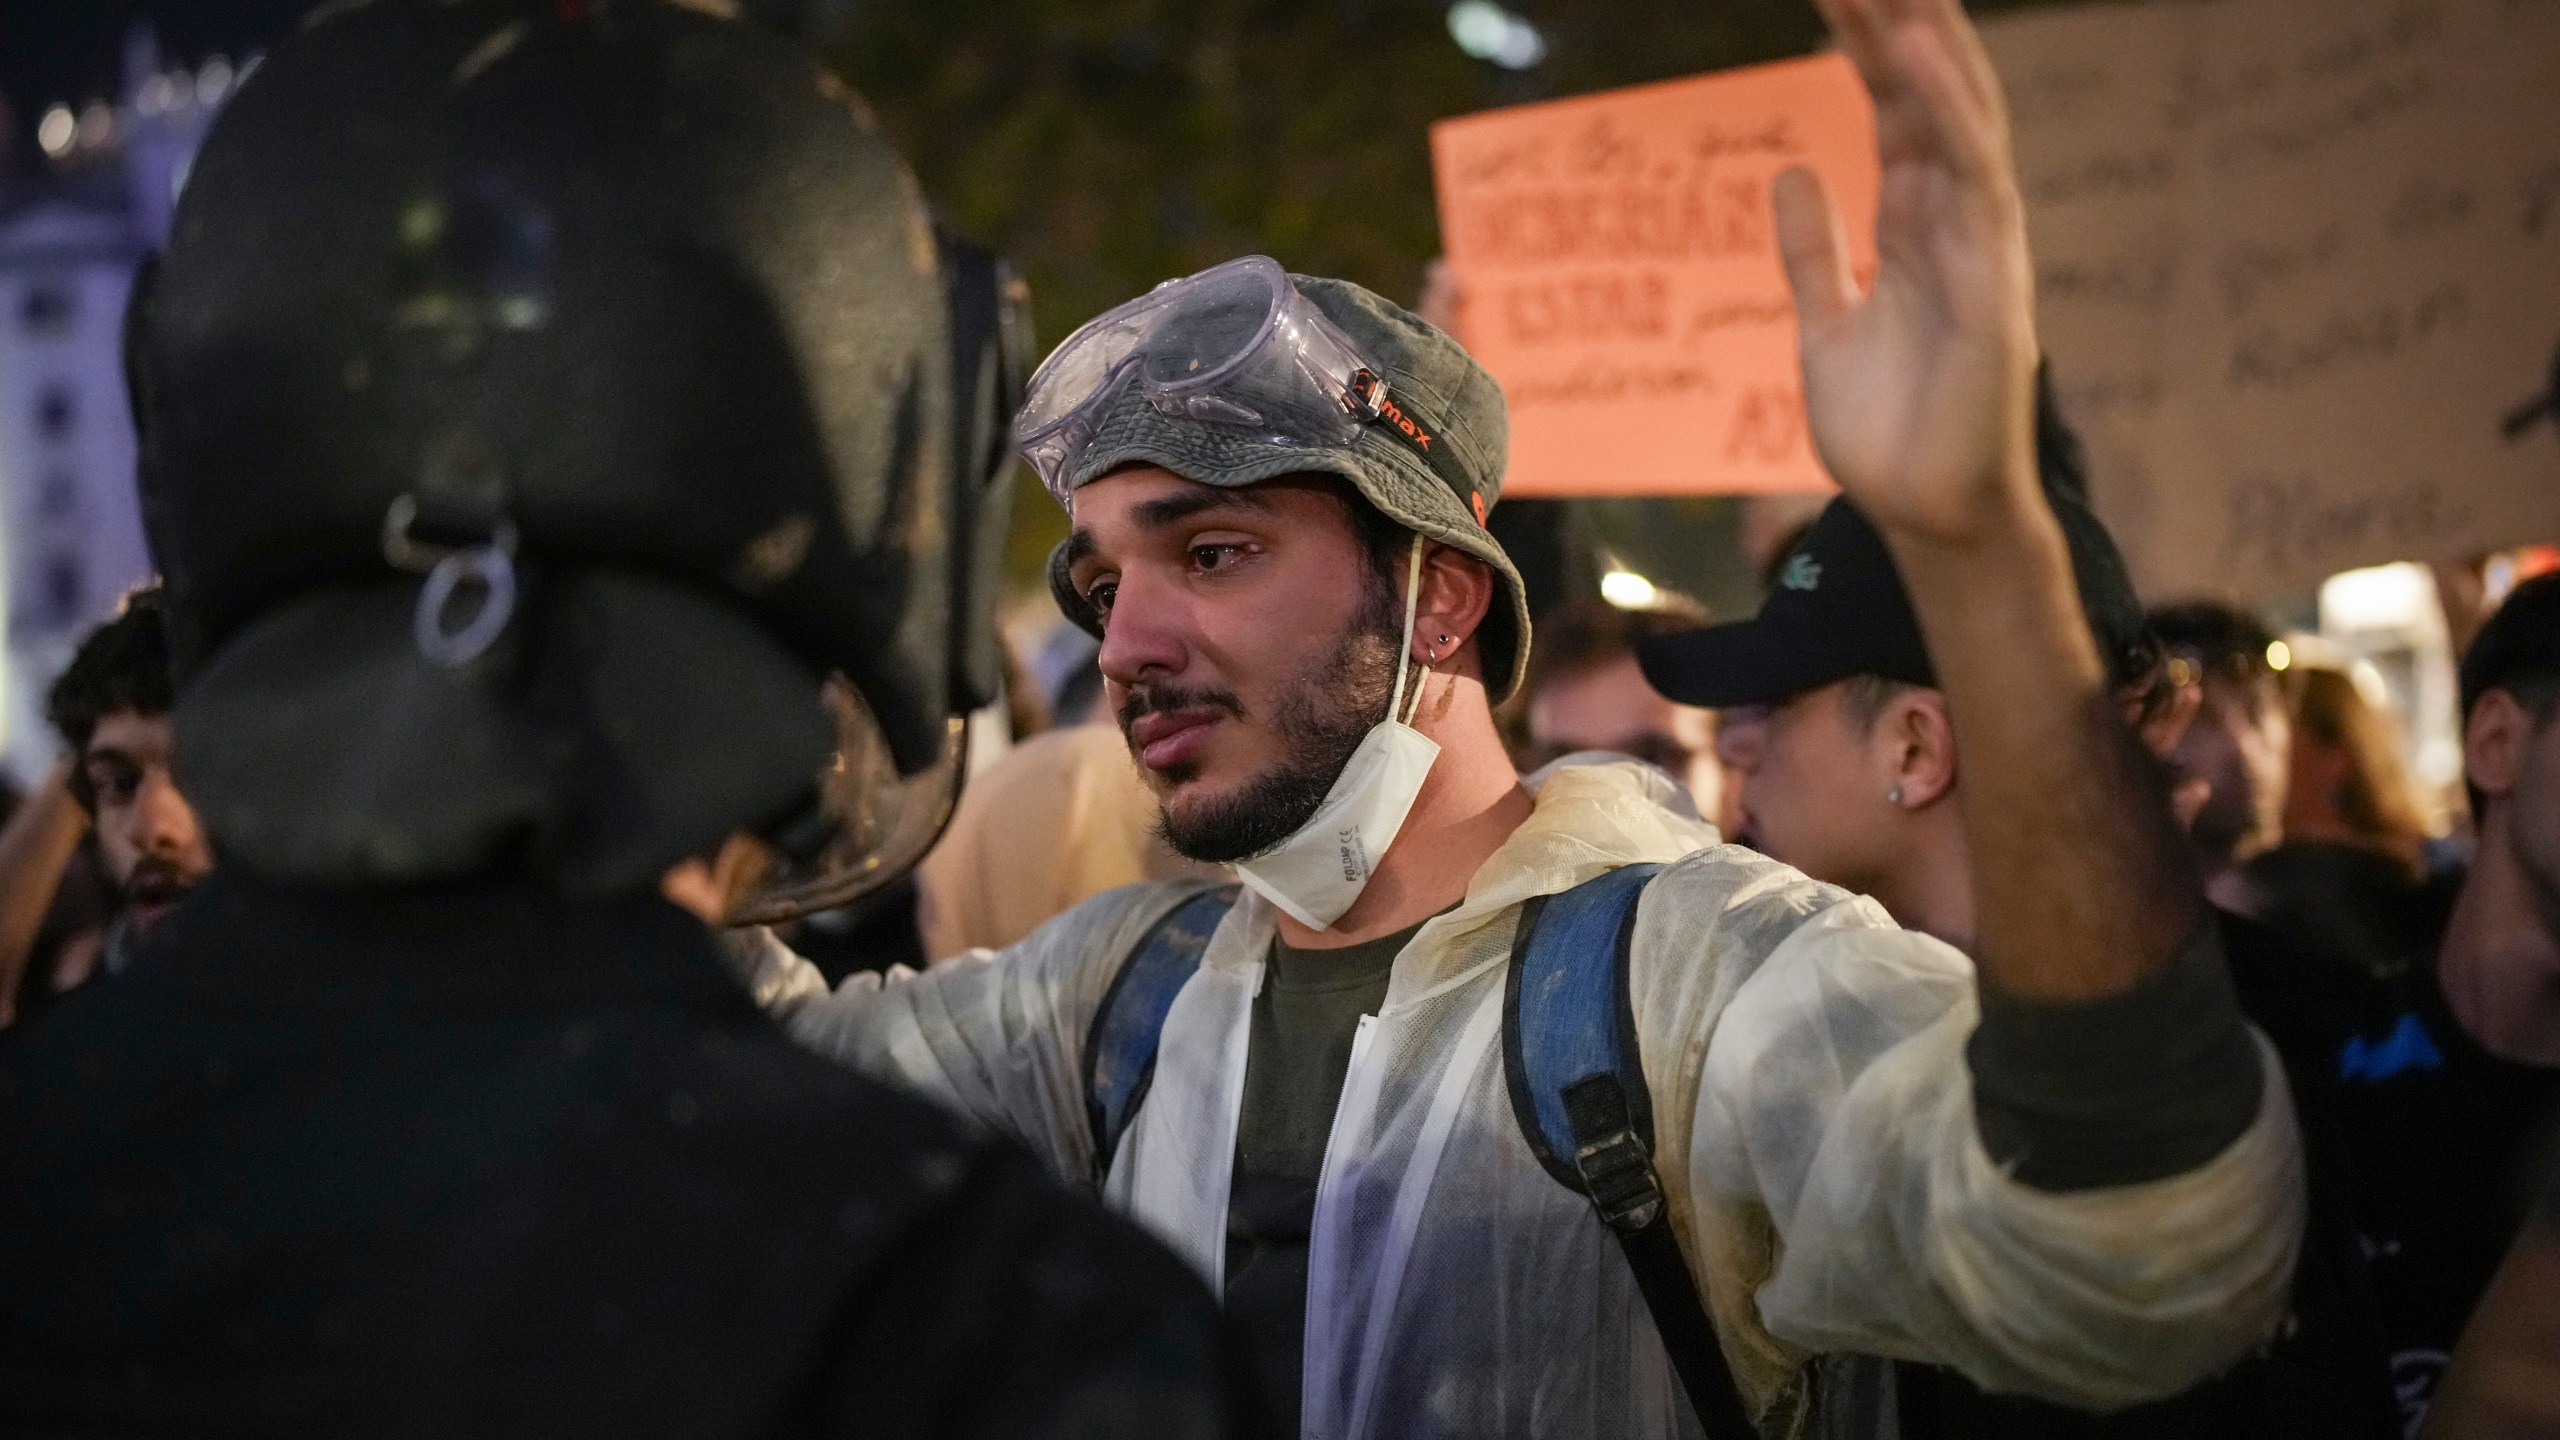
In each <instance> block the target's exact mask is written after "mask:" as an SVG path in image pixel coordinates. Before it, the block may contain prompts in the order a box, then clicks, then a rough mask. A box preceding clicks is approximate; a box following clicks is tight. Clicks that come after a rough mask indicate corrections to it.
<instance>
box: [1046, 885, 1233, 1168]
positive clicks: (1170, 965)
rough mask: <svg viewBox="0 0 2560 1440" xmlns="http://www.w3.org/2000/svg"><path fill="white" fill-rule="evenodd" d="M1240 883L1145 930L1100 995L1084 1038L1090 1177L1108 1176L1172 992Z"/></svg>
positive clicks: (1149, 1075)
mask: <svg viewBox="0 0 2560 1440" xmlns="http://www.w3.org/2000/svg"><path fill="white" fill-rule="evenodd" d="M1236 893H1237V887H1236V886H1233V885H1226V886H1221V887H1220V888H1218V889H1215V890H1203V891H1201V892H1200V893H1199V894H1197V895H1194V896H1192V897H1190V898H1189V899H1187V900H1184V901H1182V902H1181V903H1180V904H1178V905H1175V906H1174V907H1173V908H1172V909H1171V910H1168V911H1166V912H1165V913H1164V916H1163V918H1161V919H1159V920H1157V921H1156V923H1155V924H1154V925H1153V926H1151V927H1149V928H1148V930H1147V933H1146V934H1145V935H1144V936H1142V937H1141V938H1140V939H1139V941H1138V944H1137V947H1136V948H1135V949H1133V950H1131V951H1130V952H1129V957H1128V958H1127V959H1126V960H1123V961H1121V962H1120V972H1119V973H1118V974H1116V975H1114V976H1112V977H1111V986H1110V988H1109V989H1107V990H1105V991H1103V992H1102V1005H1101V1007H1100V1008H1099V1009H1097V1010H1095V1011H1094V1015H1093V1024H1092V1026H1091V1027H1090V1028H1089V1029H1087V1030H1086V1031H1085V1037H1084V1097H1085V1098H1084V1107H1085V1118H1086V1119H1087V1120H1088V1121H1090V1122H1091V1123H1092V1126H1093V1153H1094V1181H1095V1183H1097V1184H1099V1183H1100V1182H1101V1180H1102V1177H1104V1176H1106V1175H1108V1174H1110V1173H1111V1157H1112V1155H1113V1154H1115V1153H1117V1152H1118V1150H1119V1148H1120V1137H1121V1135H1122V1134H1124V1133H1125V1132H1126V1131H1127V1130H1128V1128H1129V1117H1130V1116H1132V1115H1135V1114H1136V1113H1138V1102H1139V1101H1141V1100H1144V1099H1146V1098H1147V1086H1148V1084H1149V1083H1150V1082H1152V1081H1153V1080H1154V1079H1155V1074H1156V1045H1157V1043H1158V1042H1159V1041H1160V1040H1162V1038H1163V1036H1164V1017H1165V1015H1166V1013H1167V1012H1168V1011H1170V1010H1172V1009H1173V997H1174V996H1176V995H1178V994H1180V993H1181V992H1182V987H1183V985H1184V984H1186V983H1187V982H1188V981H1189V980H1190V979H1191V976H1192V974H1193V972H1195V971H1197V970H1198V969H1199V968H1200V956H1201V954H1202V953H1203V952H1205V951H1206V950H1207V949H1208V948H1209V937H1210V936H1211V935H1214V934H1216V933H1217V929H1218V922H1219V921H1221V920H1224V919H1225V918H1227V911H1228V910H1229V909H1231V908H1233V907H1234V905H1235V903H1236Z"/></svg>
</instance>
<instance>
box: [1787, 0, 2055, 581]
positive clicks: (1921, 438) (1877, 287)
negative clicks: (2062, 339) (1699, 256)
mask: <svg viewBox="0 0 2560 1440" xmlns="http://www.w3.org/2000/svg"><path fill="white" fill-rule="evenodd" d="M1816 6H1817V8H1818V9H1820V10H1821V11H1822V14H1823V18H1824V19H1825V20H1827V21H1828V22H1829V23H1830V26H1831V31H1832V34H1833V35H1835V36H1836V37H1838V39H1839V43H1840V48H1841V50H1842V51H1843V52H1844V53H1845V54H1847V55H1848V57H1849V59H1850V60H1851V62H1853V63H1854V64H1855V65H1856V66H1857V68H1858V74H1859V75H1860V77H1861V78H1863V79H1864V80H1865V82H1866V86H1867V92H1868V93H1869V94H1870V95H1871V96H1873V97H1874V99H1875V107H1876V144H1877V148H1878V151H1879V152H1880V155H1881V157H1882V161H1883V190H1882V193H1881V194H1880V196H1879V197H1878V204H1877V210H1876V276H1875V283H1874V284H1873V285H1872V286H1871V287H1870V288H1869V289H1868V291H1867V293H1866V294H1865V295H1864V296H1861V295H1860V294H1859V293H1858V287H1857V281H1856V279H1855V277H1854V276H1852V275H1851V273H1850V270H1849V261H1848V249H1847V246H1846V245H1845V243H1844V242H1843V239H1842V236H1841V233H1840V218H1839V213H1838V211H1837V210H1836V209H1834V208H1833V206H1832V203H1831V199H1830V196H1829V194H1828V193H1827V192H1826V191H1825V190H1824V189H1823V186H1822V182H1821V181H1820V179H1818V178H1817V177H1816V176H1814V175H1813V174H1812V172H1810V171H1806V170H1801V169H1798V170H1790V171H1788V172H1787V173H1785V174H1783V175H1781V176H1779V177H1778V183H1777V188H1776V193H1775V196H1774V199H1775V202H1776V207H1777V224H1778V243H1779V249H1780V252H1781V254H1782V255H1783V256H1784V258H1785V261H1786V267H1787V280H1788V284H1789V285H1790V286H1791V287H1792V288H1793V289H1794V291H1795V299H1796V318H1797V322H1798V328H1799V332H1800V339H1799V345H1800V349H1801V353H1802V358H1803V363H1804V396H1805V410H1806V414H1807V418H1808V419H1809V421H1810V423H1811V425H1812V431H1813V441H1814V446H1815V448H1816V449H1817V450H1818V451H1819V452H1820V453H1821V456H1822V460H1823V463H1824V464H1825V465H1826V466H1828V467H1829V468H1830V471H1831V474H1832V476H1833V478H1835V479H1837V480H1838V481H1839V482H1840V485H1841V488H1842V489H1844V490H1846V491H1847V492H1848V494H1849V497H1850V498H1851V499H1852V500H1854V501H1856V502H1857V504H1858V507H1859V508H1860V509H1861V510H1863V511H1865V512H1866V514H1867V516H1868V518H1869V519H1871V520H1873V521H1874V522H1875V523H1876V524H1877V525H1878V526H1879V527H1880V528H1883V529H1885V530H1887V531H1888V532H1891V531H1895V530H1900V531H1903V532H1905V533H1906V534H1911V535H1913V536H1915V537H1917V536H1925V537H1928V538H1931V539H1935V540H1938V541H1941V542H1947V543H1961V542H1962V541H1964V540H1965V539H1966V538H1968V537H1969V536H1971V535H1972V534H1974V533H1975V532H1976V530H1977V529H1978V527H1979V526H1980V525H1981V524H1983V523H1984V522H1985V521H1987V520H1989V519H1990V518H1991V517H1992V516H1993V515H1995V514H1997V513H1998V510H1999V507H2001V506H2003V505H2005V504H2007V503H2009V502H2011V501H2014V500H2015V499H2016V498H2017V496H2018V495H2019V494H2020V493H2021V490H2020V488H2019V487H2020V486H2021V485H2023V486H2024V487H2025V489H2024V493H2027V494H2032V493H2033V490H2034V484H2035V481H2034V475H2035V452H2034V423H2033V420H2034V397H2033V384H2034V370H2035V363H2036V339H2035V292H2034V277H2033V274H2032V272H2031V270H2030V268H2029V265H2028V262H2027V239H2026V225H2025V218H2024V213H2023V207H2022V206H2021V204H2020V202H2019V199H2018V185H2017V177H2016V173H2015V171H2014V169H2013V167H2012V164H2011V161H2010V156H2009V114H2008V107H2007V105H2006V103H2005V102H2004V101H2003V100H2002V98H2001V94H2000V81H1999V77H1998V76H1996V75H1994V74H1993V73H1992V69H1991V61H1990V58H1989V57H1988V56H1987V55H1985V54H1984V53H1983V49H1982V41H1981V37H1980V36H1978V35H1976V34H1975V33H1974V29H1973V25H1972V22H1970V21H1969V20H1967V19H1966V18H1965V14H1964V11H1963V9H1962V7H1961V6H1960V5H1959V4H1958V3H1957V0H1816Z"/></svg>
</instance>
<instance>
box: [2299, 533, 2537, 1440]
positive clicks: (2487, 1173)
mask: <svg viewBox="0 0 2560 1440" xmlns="http://www.w3.org/2000/svg"><path fill="white" fill-rule="evenodd" d="M2461 700H2462V716H2463V767H2464V779H2465V782H2466V784H2467V785H2468V787H2469V789H2470V792H2471V813H2472V820H2473V824H2474V827H2475V830H2476V833H2477V836H2478V844H2477V847H2476V849H2475V851H2474V854H2473V858H2472V862H2471V868H2470V871H2469V873H2468V874H2467V875H2465V876H2464V878H2463V881H2462V888H2461V891H2460V893H2459V894H2458V895H2457V896H2456V897H2455V899H2454V903H2453V905H2452V908H2451V909H2450V911H2449V912H2447V913H2446V914H2445V917H2444V923H2443V927H2442V930H2441V932H2440V934H2439V935H2438V936H2437V937H2436V938H2435V940H2434V943H2433V944H2432V945H2430V946H2428V947H2427V948H2426V950H2425V951H2424V952H2423V957H2422V962H2421V963H2419V964H2416V965H2413V966H2411V967H2409V968H2407V969H2405V970H2402V971H2400V972H2398V973H2394V974H2390V975H2385V976H2379V977H2375V978H2373V979H2371V980H2369V981H2367V982H2366V984H2365V985H2364V986H2363V989H2362V1001H2363V1003H2362V1005H2361V1007H2360V1009H2359V1010H2358V1011H2357V1012H2356V1013H2353V1014H2349V1015H2346V1016H2343V1017H2340V1018H2339V1019H2338V1021H2337V1022H2336V1030H2335V1032H2334V1033H2333V1035H2332V1036H2331V1042H2332V1049H2331V1054H2332V1056H2333V1057H2334V1058H2333V1059H2332V1061H2331V1064H2330V1068H2329V1070H2328V1075H2329V1078H2330V1080H2331V1082H2332V1083H2333V1084H2334V1085H2335V1087H2336V1089H2337V1092H2338V1096H2337V1106H2338V1110H2339V1113H2340V1115H2341V1116H2342V1117H2343V1120H2344V1124H2345V1128H2346V1131H2347V1135H2348V1139H2349V1142H2350V1151H2351V1156H2352V1158H2353V1160H2354V1162H2355V1165H2356V1169H2357V1176H2356V1184H2355V1193H2356V1198H2357V1203H2358V1207H2359V1218H2358V1223H2359V1226H2360V1227H2361V1229H2362V1230H2363V1232H2364V1236H2365V1244H2366V1249H2367V1251H2368V1252H2369V1253H2370V1254H2371V1255H2372V1256H2373V1261H2372V1269H2373V1276H2374V1290H2375V1294H2376V1296H2377V1298H2378V1299H2379V1301H2380V1303H2381V1307H2382V1313H2383V1319H2384V1324H2385V1326H2386V1328H2387V1330H2388V1332H2389V1339H2390V1343H2391V1348H2392V1358H2393V1365H2394V1369H2395V1372H2396V1374H2397V1377H2398V1382H2399V1386H2400V1392H2401V1396H2402V1400H2403V1403H2404V1406H2405V1408H2406V1409H2407V1412H2408V1414H2409V1416H2410V1418H2411V1421H2412V1429H2413V1430H2414V1428H2415V1421H2416V1419H2417V1418H2418V1417H2419V1416H2420V1415H2422V1414H2423V1413H2424V1411H2425V1409H2426V1405H2427V1401H2428V1398H2429V1397H2430V1395H2431V1394H2432V1393H2433V1390H2434V1386H2435V1381H2436V1379H2437V1378H2438V1376H2439V1375H2440V1374H2441V1372H2442V1370H2443V1367H2444V1364H2445V1360H2446V1356H2447V1354H2448V1353H2449V1352H2450V1351H2452V1349H2453V1347H2454V1342H2455V1340H2456V1337H2457V1336H2459V1335H2460V1334H2461V1333H2462V1327H2463V1323H2464V1320H2465V1318H2466V1317H2467V1316H2469V1314H2470V1313H2471V1309H2472V1307H2473V1305H2474V1304H2475V1303H2476V1302H2478V1300H2479V1299H2480V1296H2481V1294H2482V1291H2483V1290H2484V1288H2485V1287H2487V1285H2488V1284H2489V1280H2490V1276H2491V1275H2492V1274H2493V1273H2494V1272H2495V1270H2496V1269H2497V1266H2498V1263H2499V1259H2500V1256H2501V1255H2502V1254H2503V1253H2504V1252H2505V1251H2506V1249H2507V1247H2508V1243H2509V1241H2510V1240H2512V1239H2513V1238H2514V1237H2515V1235H2516V1233H2517V1227H2518V1223H2519V1217H2520V1216H2521V1215H2522V1214H2523V1213H2524V1211H2525V1208H2526V1207H2525V1197H2526V1196H2527V1195H2529V1194H2530V1191H2531V1186H2532V1184H2533V1182H2534V1179H2535V1176H2534V1175H2533V1174H2532V1173H2531V1172H2532V1169H2533V1159H2532V1157H2533V1155H2534V1153H2535V1151H2536V1148H2537V1147H2536V1144H2535V1140H2536V1137H2537V1135H2538V1133H2539V1128H2540V1126H2541V1125H2542V1123H2543V1117H2545V1116H2546V1115H2548V1114H2550V1113H2552V1110H2553V1108H2554V1107H2555V1106H2560V575H2546V576H2541V577H2537V578H2536V579H2533V580H2529V581H2527V582H2525V583H2523V584H2521V585H2518V586H2516V587H2515V589H2514V590H2513V591H2511V592H2509V594H2508V596H2507V598H2506V600H2505V601H2504V603H2502V604H2501V605H2500V606H2499V607H2498V608H2497V609H2496V610H2495V611H2494V612H2492V613H2491V614H2490V615H2489V617H2488V619H2487V620H2486V621H2485V622H2483V624H2482V625H2481V627H2480V629H2479V631H2478V632H2477V634H2476V635H2475V636H2474V638H2473V640H2472V642H2471V648H2470V649H2469V650H2468V651H2466V652H2465V653H2464V655H2463V657H2462V664H2461Z"/></svg>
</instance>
